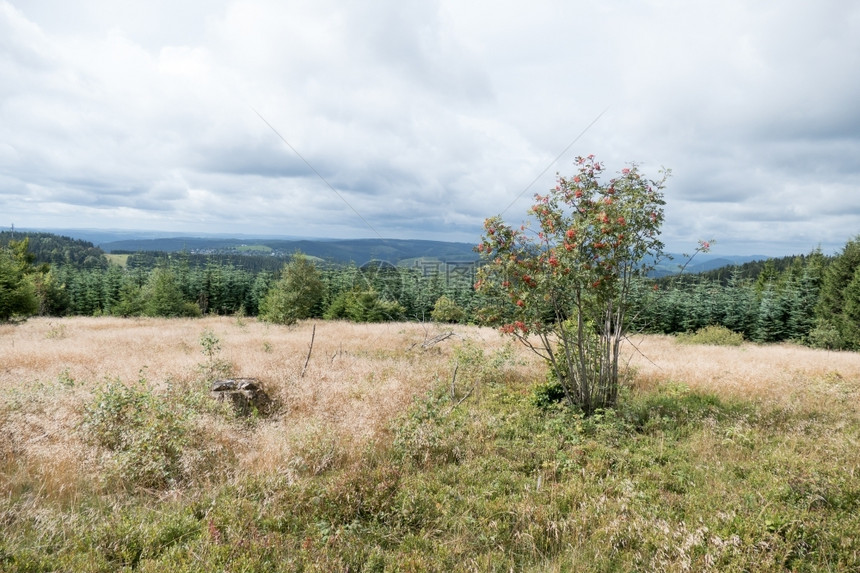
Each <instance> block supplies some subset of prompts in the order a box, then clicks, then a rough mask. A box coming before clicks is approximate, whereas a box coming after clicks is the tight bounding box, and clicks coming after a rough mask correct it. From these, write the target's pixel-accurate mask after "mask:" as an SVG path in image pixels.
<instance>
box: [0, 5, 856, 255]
mask: <svg viewBox="0 0 860 573" xmlns="http://www.w3.org/2000/svg"><path fill="white" fill-rule="evenodd" d="M601 114H602V115H601ZM595 119H597V121H596V122H595ZM589 125H591V127H588V126H589ZM586 128H587V129H586ZM583 130H585V131H584V133H583ZM276 131H277V133H276ZM580 134H581V137H579V138H578V140H576V142H575V143H574V144H573V145H572V146H571V147H570V149H569V150H568V151H567V152H566V153H564V154H563V155H562V156H561V157H560V158H559V159H558V161H556V162H554V160H555V159H556V157H557V156H558V155H559V154H561V153H562V151H563V150H565V149H566V148H567V147H568V145H569V144H570V143H571V142H572V141H574V140H575V139H576V138H577V137H578V136H580ZM281 137H283V139H284V140H286V142H287V143H285V142H284V141H283V140H282V139H281ZM299 154H300V155H299ZM587 154H595V155H596V156H597V158H598V159H600V160H602V161H603V162H604V163H605V164H606V166H607V167H608V168H609V170H610V171H617V170H620V169H621V168H622V167H624V165H625V163H626V162H630V161H635V162H637V163H639V164H640V166H641V167H642V169H643V171H645V172H646V173H648V174H652V175H654V176H655V177H656V175H657V172H658V170H659V169H660V168H661V167H668V168H671V169H672V171H673V176H672V178H671V179H670V181H669V185H668V187H667V189H666V199H667V202H668V205H667V221H666V224H665V227H664V240H665V242H666V243H667V246H668V247H669V249H670V250H674V251H679V252H680V251H689V250H692V249H693V248H694V247H695V245H696V241H697V240H698V239H710V238H715V239H717V248H716V250H715V253H716V254H719V253H720V252H722V253H725V254H767V255H785V254H795V253H805V252H808V251H809V250H811V249H812V248H814V247H815V246H816V245H819V244H820V245H821V246H822V247H823V248H824V250H825V251H826V252H832V251H833V250H835V249H838V248H839V247H840V246H842V245H844V243H845V242H846V241H847V240H848V239H849V238H851V237H853V236H855V235H856V234H858V233H860V3H857V2H856V1H854V0H843V1H839V0H816V1H814V2H813V1H810V0H774V1H769V0H759V1H749V0H713V1H712V0H703V1H700V2H690V1H689V0H604V1H593V0H590V1H588V2H585V1H580V0H573V1H571V0H528V1H513V0H511V1H499V0H494V1H489V0H486V1H485V0H437V1H431V0H416V1H409V2H406V1H403V0H171V1H167V0H148V1H146V2H142V1H137V0H79V1H76V2H68V1H66V0H13V1H11V2H9V1H7V0H0V219H2V220H0V227H3V228H7V227H8V226H10V225H11V224H14V225H15V226H16V227H18V228H22V227H29V228H60V229H61V228H67V229H68V228H100V229H153V230H163V231H182V232H213V233H215V232H217V233H236V234H239V233H242V234H258V235H259V234H280V235H293V236H314V237H357V238H371V237H378V236H383V237H393V238H432V239H440V240H453V241H475V240H477V237H478V236H479V234H480V230H481V223H482V221H483V220H484V218H486V217H487V216H490V215H494V214H497V213H499V212H502V211H503V210H504V215H505V217H506V218H507V219H508V220H510V221H511V222H512V223H514V222H516V223H518V222H519V221H520V220H521V219H522V218H523V217H524V215H525V212H526V209H527V207H528V205H529V200H530V199H531V196H532V195H533V193H534V192H537V191H539V192H543V191H544V190H546V189H547V188H549V187H551V186H553V185H554V178H555V173H556V172H561V173H571V172H572V171H573V166H572V164H573V159H574V157H575V156H577V155H587ZM302 158H304V160H305V161H306V162H307V163H306V162H305V161H303V160H302ZM308 164H309V165H310V166H312V168H311V167H309V166H308ZM544 170H546V173H545V174H544V175H543V176H541V177H538V176H539V174H541V173H542V172H544ZM536 178H537V180H536V182H535V183H534V185H533V186H531V187H529V185H530V184H531V183H532V182H533V181H535V179H536ZM509 206H510V207H509ZM508 207H509V208H508Z"/></svg>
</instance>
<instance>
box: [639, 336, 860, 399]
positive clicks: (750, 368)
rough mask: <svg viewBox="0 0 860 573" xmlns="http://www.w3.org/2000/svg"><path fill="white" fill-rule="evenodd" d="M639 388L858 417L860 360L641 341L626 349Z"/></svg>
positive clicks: (785, 347)
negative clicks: (678, 389) (667, 387)
mask: <svg viewBox="0 0 860 573" xmlns="http://www.w3.org/2000/svg"><path fill="white" fill-rule="evenodd" d="M628 359H629V363H630V365H631V366H632V367H633V368H634V369H635V370H636V384H637V385H638V386H640V387H643V388H646V389H647V388H649V387H652V386H654V385H656V384H660V383H667V382H670V383H681V384H685V385H687V386H689V387H690V388H693V389H697V390H703V391H707V392H712V393H715V394H718V395H720V396H725V397H733V398H739V399H743V400H751V401H754V402H756V403H758V404H760V405H762V406H764V407H777V408H789V409H795V410H796V409H804V408H806V409H816V410H828V409H840V410H841V409H843V408H847V409H850V410H853V411H854V412H855V413H857V412H858V411H860V410H858V398H860V354H857V353H854V352H831V351H826V350H818V349H812V348H806V347H804V346H799V345H796V344H775V345H758V344H752V343H745V344H743V345H742V346H740V347H734V346H709V345H686V344H678V343H677V342H676V341H675V339H674V338H673V337H671V336H657V335H653V336H643V337H640V338H636V339H634V340H633V341H632V344H631V345H630V346H629V347H628Z"/></svg>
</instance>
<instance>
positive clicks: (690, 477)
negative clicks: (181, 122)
mask: <svg viewBox="0 0 860 573" xmlns="http://www.w3.org/2000/svg"><path fill="white" fill-rule="evenodd" d="M312 340H313V345H312V346H311V341H312ZM309 351H310V354H309ZM626 362H627V368H626V383H625V388H624V392H623V396H622V399H621V403H620V405H619V406H618V408H616V409H614V410H608V411H604V412H600V413H598V414H597V415H595V416H591V417H583V416H582V415H580V414H578V413H576V412H575V411H571V410H570V409H568V408H566V407H564V406H562V405H560V404H556V403H553V402H551V401H548V400H546V394H545V393H542V391H541V389H542V388H545V387H546V384H545V382H546V380H545V372H544V369H543V365H542V364H541V362H540V360H539V359H538V358H537V357H536V356H534V355H532V354H530V353H529V352H528V351H527V350H526V349H524V348H522V347H519V346H515V345H512V344H510V343H509V342H508V341H507V340H506V339H504V338H502V337H500V336H499V334H498V333H497V332H495V331H493V330H489V329H484V328H478V327H472V326H459V325H454V326H447V325H444V326H443V325H436V324H419V323H383V324H354V323H348V322H340V321H315V322H312V321H307V322H301V323H299V324H298V325H296V326H293V327H278V326H273V325H270V324H266V323H263V322H258V321H257V320H255V319H252V318H242V317H226V316H224V317H208V318H203V319H154V318H139V319H121V318H110V317H102V318H83V317H76V318H64V319H47V318H35V319H30V320H28V321H26V322H23V323H20V324H17V325H12V324H6V325H0V432H2V436H3V438H2V441H0V528H2V531H3V535H2V536H0V571H10V572H12V571H15V572H18V571H189V572H190V571H200V570H212V571H618V570H621V571H787V570H788V571H852V570H858V569H860V475H858V472H860V449H858V439H860V423H858V422H860V405H858V398H860V355H858V354H856V353H850V352H828V351H824V350H813V349H810V348H806V347H801V346H796V345H791V344H781V345H756V344H750V343H744V344H742V345H740V346H712V345H695V344H681V343H679V341H678V340H677V339H676V338H674V337H671V336H657V335H649V336H641V337H636V338H634V339H633V340H632V341H631V344H629V345H628V347H627V359H626ZM229 376H236V377H253V378H257V379H258V380H260V382H261V383H262V384H263V386H264V388H265V389H266V391H267V392H268V394H269V396H270V397H271V398H272V399H273V404H274V405H273V407H272V409H271V411H270V412H256V413H254V415H252V416H250V417H237V416H236V415H235V414H234V412H233V411H232V410H231V409H230V408H229V406H226V405H224V404H222V403H218V402H215V401H214V400H212V399H211V397H210V395H209V387H210V384H211V381H212V380H214V379H216V378H219V377H229Z"/></svg>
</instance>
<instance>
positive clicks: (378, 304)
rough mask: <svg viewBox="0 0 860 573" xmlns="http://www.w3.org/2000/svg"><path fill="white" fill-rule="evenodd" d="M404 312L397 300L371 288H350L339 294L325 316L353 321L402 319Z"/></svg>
mask: <svg viewBox="0 0 860 573" xmlns="http://www.w3.org/2000/svg"><path fill="white" fill-rule="evenodd" d="M404 313H405V309H404V308H403V306H402V305H401V304H400V303H398V302H397V301H389V300H385V299H383V298H381V297H380V295H379V293H378V292H376V291H373V290H350V291H345V292H343V293H341V294H339V295H338V296H337V297H336V298H335V299H334V300H333V301H332V303H331V305H330V306H329V307H328V309H327V310H326V312H325V315H324V316H325V318H327V319H338V318H345V319H347V320H351V321H353V322H386V321H389V320H402V319H403V316H404Z"/></svg>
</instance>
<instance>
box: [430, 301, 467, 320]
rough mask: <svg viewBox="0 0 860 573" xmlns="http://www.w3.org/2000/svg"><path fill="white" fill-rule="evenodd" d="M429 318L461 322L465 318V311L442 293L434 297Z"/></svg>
mask: <svg viewBox="0 0 860 573" xmlns="http://www.w3.org/2000/svg"><path fill="white" fill-rule="evenodd" d="M430 318H432V319H433V320H434V321H436V322H463V320H465V318H466V311H464V310H463V309H462V308H460V307H459V306H457V303H456V302H454V301H453V300H451V299H450V298H448V297H447V296H445V295H442V296H440V297H439V298H438V299H436V304H435V305H434V306H433V312H431V313H430Z"/></svg>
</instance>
